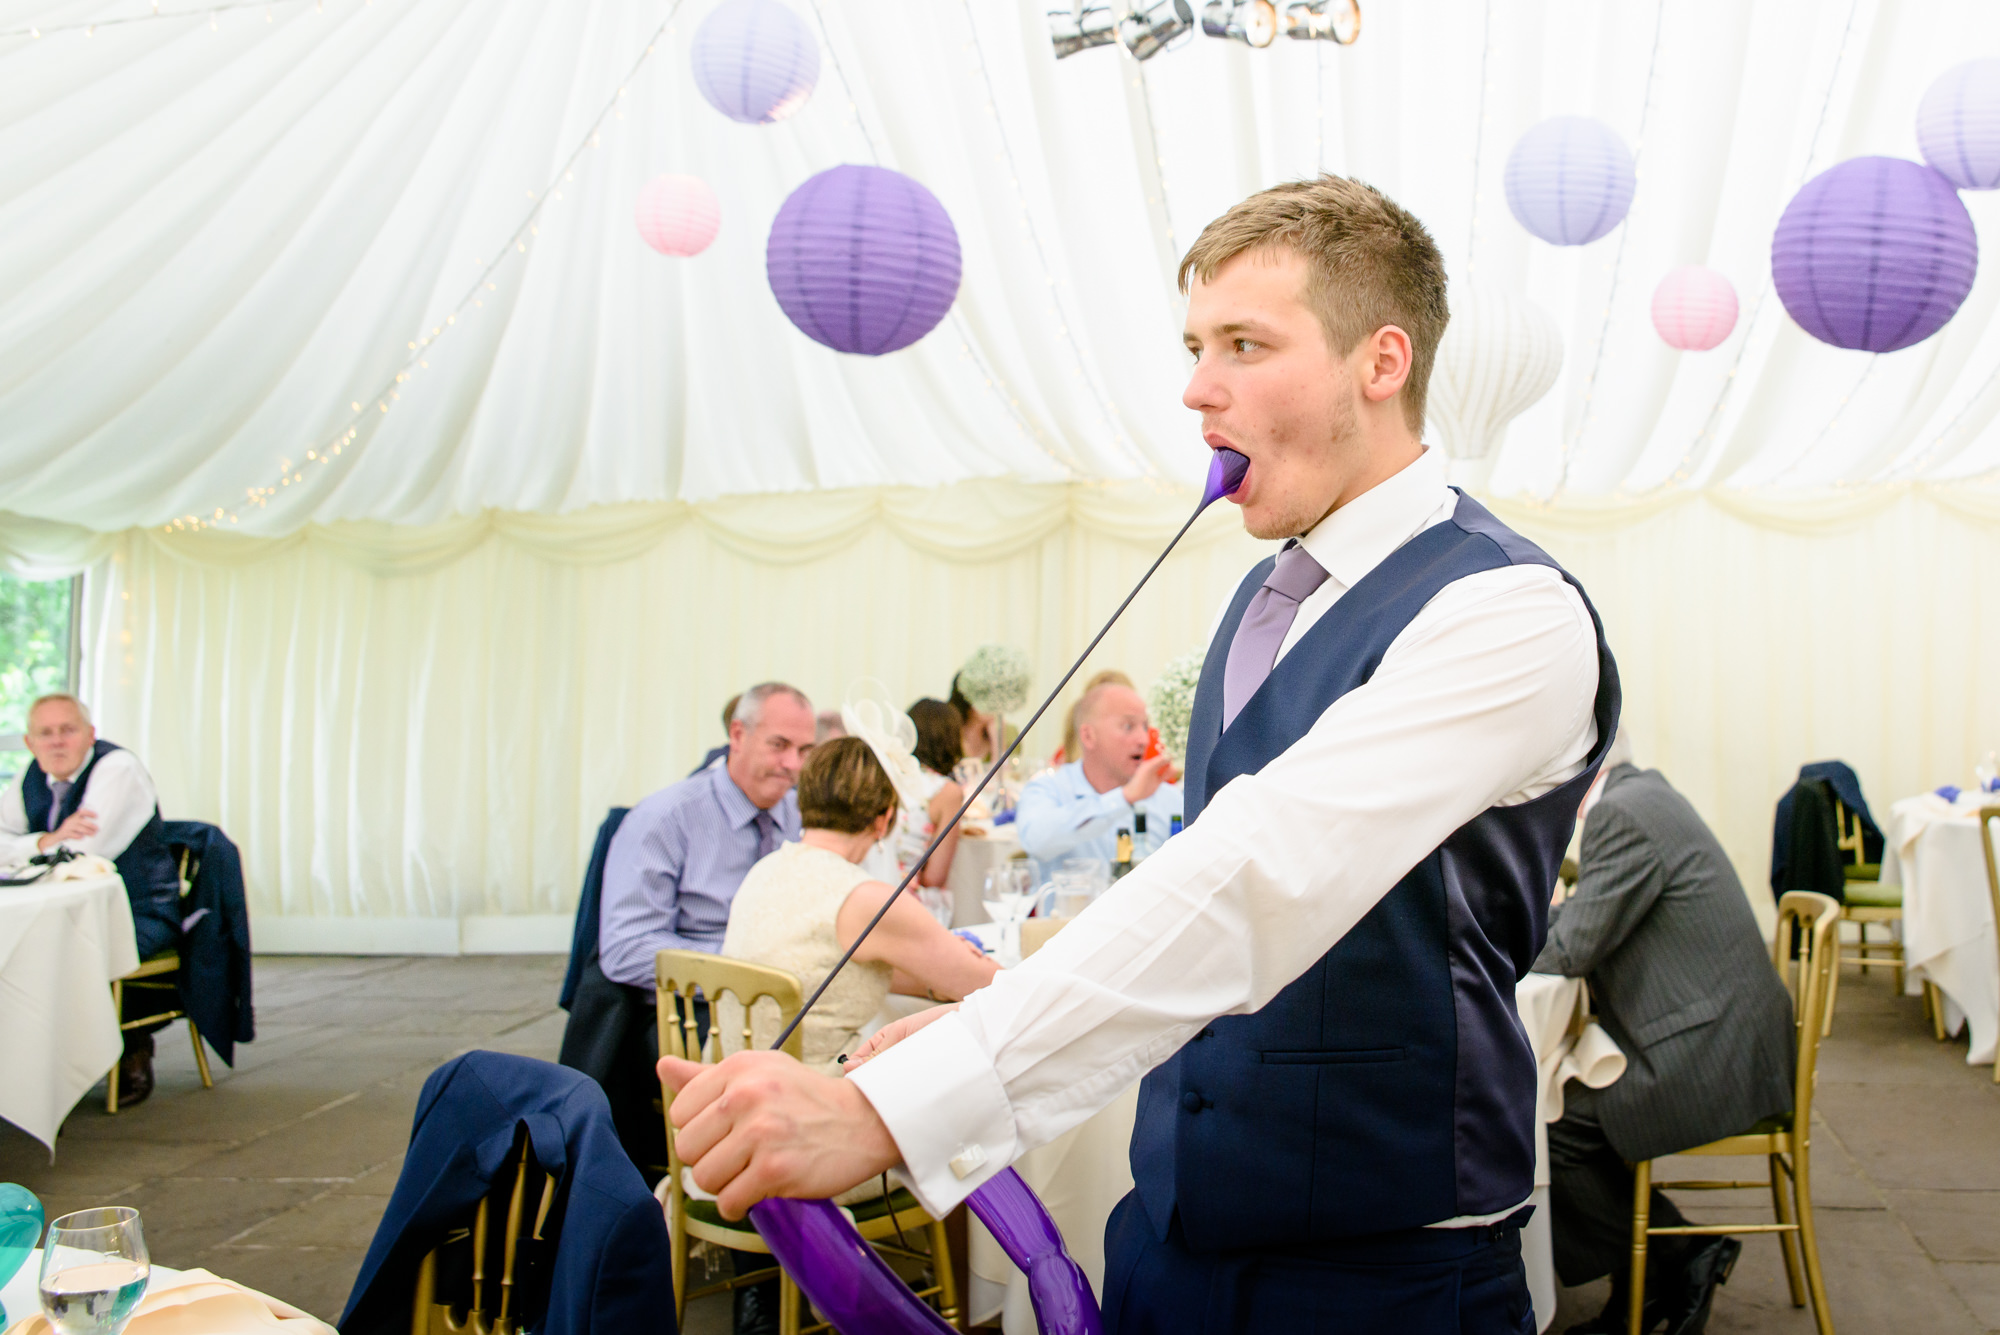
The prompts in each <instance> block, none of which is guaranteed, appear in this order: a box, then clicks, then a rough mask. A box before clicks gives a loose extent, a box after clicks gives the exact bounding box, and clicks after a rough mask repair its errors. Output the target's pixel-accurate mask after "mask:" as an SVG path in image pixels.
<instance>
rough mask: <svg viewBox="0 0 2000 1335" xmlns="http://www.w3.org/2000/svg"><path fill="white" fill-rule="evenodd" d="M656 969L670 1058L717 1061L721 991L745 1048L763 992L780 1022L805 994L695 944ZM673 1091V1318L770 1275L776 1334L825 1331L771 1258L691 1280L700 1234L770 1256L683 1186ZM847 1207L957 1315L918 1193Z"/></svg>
mask: <svg viewBox="0 0 2000 1335" xmlns="http://www.w3.org/2000/svg"><path fill="white" fill-rule="evenodd" d="M653 969H654V983H655V985H656V987H657V989H658V991H657V995H658V1005H659V1011H658V1015H659V1026H660V1055H662V1056H666V1057H681V1058H684V1059H687V1060H693V1061H700V1062H709V1061H719V1060H721V1058H722V1056H723V1055H724V1044H723V1042H722V1035H721V1033H720V1032H719V1031H720V1029H721V1027H722V1024H723V1022H724V1016H725V1012H728V1013H730V1015H731V1017H732V1018H733V1012H734V1007H728V1006H725V1005H724V1004H723V998H725V997H728V998H730V999H731V1000H732V1001H733V1002H735V1003H736V1005H738V1006H740V1007H741V1008H742V1017H743V1018H742V1026H743V1028H742V1037H741V1046H742V1047H744V1048H751V1047H755V1046H757V1042H756V1039H755V1037H754V1036H753V1035H752V1032H751V1028H752V1013H753V1011H755V1010H756V1008H757V1003H758V1002H759V1001H762V1000H765V999H769V1001H770V1002H771V1003H772V1006H774V1007H775V1009H776V1020H777V1023H778V1025H780V1026H782V1025H784V1024H786V1023H788V1022H789V1021H790V1020H791V1018H792V1016H794V1015H796V1014H798V1012H799V1007H800V1006H801V1005H803V1004H804V1001H805V990H804V988H803V987H801V986H800V983H799V980H798V979H797V978H796V977H794V976H793V975H792V974H789V973H786V972H785V971H784V970H782V969H768V968H765V967H764V966H762V965H759V964H750V963H747V962H745V961H743V960H732V959H723V958H722V957H720V956H717V955H709V954H704V953H702V952H700V951H692V950H663V951H661V952H660V953H659V955H658V956H657V957H655V960H654V965H653ZM702 1000H705V1002H706V1004H707V1005H708V1006H709V1007H710V1011H709V1015H710V1025H709V1031H708V1034H707V1036H706V1041H704V1040H703V1036H702V1034H701V1032H700V1026H699V1024H698V1022H697V1017H696V1006H697V1002H698V1001H702ZM771 1009H772V1007H765V1008H764V1013H765V1014H768V1013H769V1012H770V1011H771ZM773 1032H774V1033H775V1030H774V1031H773ZM803 1042H804V1038H803V1035H802V1034H801V1033H800V1032H799V1031H797V1030H794V1031H792V1035H791V1037H790V1038H788V1039H786V1040H785V1046H784V1049H783V1050H784V1051H786V1052H789V1053H790V1054H791V1055H792V1056H794V1057H797V1056H799V1055H800V1053H801V1051H802V1046H801V1045H802V1044H803ZM729 1050H730V1051H733V1050H734V1048H733V1047H732V1048H730V1049H729ZM673 1099H674V1096H673V1092H672V1091H671V1090H669V1089H667V1088H666V1086H665V1085H664V1084H663V1085H662V1086H661V1087H660V1100H661V1109H662V1113H663V1115H668V1116H667V1165H668V1172H667V1176H666V1177H665V1178H664V1179H662V1180H661V1183H660V1186H659V1189H658V1191H657V1192H656V1193H655V1194H657V1195H659V1196H661V1201H660V1203H661V1205H662V1206H663V1207H664V1208H665V1209H666V1212H667V1231H668V1233H669V1234H670V1235H671V1236H672V1239H673V1262H674V1318H675V1320H676V1322H678V1323H681V1324H685V1317H686V1315H687V1303H688V1300H689V1299H691V1298H700V1297H703V1296H705V1295H707V1294H711V1293H720V1292H723V1291H725V1290H730V1289H739V1288H744V1287H746V1286H748V1285H751V1284H758V1283H762V1282H763V1281H765V1280H767V1279H770V1278H772V1277H774V1276H775V1277H776V1278H777V1280H778V1286H779V1287H778V1330H779V1335H811V1332H814V1331H822V1330H828V1329H830V1327H828V1326H827V1325H825V1324H824V1323H820V1324H816V1325H804V1324H802V1322H803V1321H804V1315H805V1304H804V1302H803V1301H802V1300H801V1296H800V1294H799V1289H798V1285H796V1284H794V1283H793V1282H792V1279H791V1276H789V1275H787V1274H785V1273H784V1271H783V1270H782V1269H781V1268H779V1267H778V1266H776V1265H775V1264H774V1265H772V1266H770V1267H768V1268H766V1269H761V1270H757V1271H753V1272H752V1273H750V1274H746V1275H735V1276H730V1277H726V1278H724V1279H721V1280H719V1281H717V1282H715V1283H712V1284H706V1285H703V1286H702V1287H700V1288H690V1287H689V1283H688V1259H689V1257H688V1253H689V1250H690V1248H691V1246H692V1244H693V1243H694V1241H696V1240H699V1241H703V1242H707V1243H708V1244H710V1245H711V1246H716V1247H725V1248H727V1249H729V1250H730V1251H734V1252H750V1253H757V1254H761V1255H764V1256H769V1255H770V1254H771V1249H770V1247H769V1246H768V1245H767V1244H766V1243H765V1242H764V1239H763V1238H762V1237H761V1236H759V1235H758V1233H757V1230H756V1228H755V1227H754V1226H753V1225H752V1224H751V1223H750V1221H749V1220H748V1219H743V1220H739V1221H736V1222H734V1223H732V1222H731V1221H729V1220H727V1219H724V1218H723V1217H722V1212H721V1211H720V1210H718V1209H716V1206H715V1202H713V1201H708V1200H701V1199H699V1198H697V1197H694V1196H691V1195H690V1194H689V1193H688V1190H687V1188H688V1180H687V1173H686V1170H685V1167H684V1165H683V1164H682V1163H681V1159H680V1152H679V1150H678V1149H677V1148H676V1146H675V1142H674V1124H673V1119H672V1117H671V1115H670V1114H671V1113H672V1111H673ZM846 1209H847V1211H848V1213H849V1214H850V1215H852V1216H853V1218H854V1223H855V1228H856V1229H857V1230H858V1231H859V1232H860V1234H861V1236H862V1238H863V1240H865V1241H866V1242H867V1243H868V1244H869V1245H870V1246H872V1247H874V1248H875V1250H877V1251H879V1252H881V1253H882V1254H883V1255H884V1256H886V1257H889V1258H891V1259H892V1260H897V1259H899V1260H903V1261H907V1262H911V1263H913V1264H916V1265H928V1266H930V1268H931V1271H932V1274H933V1275H935V1277H936V1279H935V1281H934V1282H933V1283H932V1284H931V1285H930V1286H929V1287H927V1288H921V1289H918V1290H917V1296H918V1297H919V1298H935V1299H936V1303H937V1307H938V1312H939V1315H941V1316H942V1317H944V1319H945V1320H946V1321H950V1322H955V1321H956V1320H957V1317H958V1301H959V1300H958V1285H957V1281H956V1279H955V1278H954V1277H953V1273H952V1266H951V1251H950V1248H949V1246H948V1245H947V1243H946V1240H945V1227H944V1224H943V1223H942V1222H940V1221H939V1220H936V1219H933V1218H932V1217H931V1216H930V1215H929V1214H928V1213H926V1212H925V1210H924V1208H923V1207H922V1206H921V1205H919V1204H917V1199H916V1197H915V1196H912V1195H911V1194H910V1193H909V1192H908V1191H906V1190H904V1189H902V1188H900V1187H898V1188H896V1189H895V1190H893V1191H891V1192H890V1193H889V1194H888V1195H887V1196H883V1197H877V1198H876V1199H874V1200H869V1201H861V1202H857V1203H855V1204H853V1205H850V1206H847V1207H846ZM905 1230H908V1232H910V1233H921V1234H924V1235H927V1238H928V1242H929V1245H930V1250H929V1251H928V1252H924V1251H918V1250H917V1249H915V1248H914V1247H911V1246H909V1245H908V1240H907V1239H906V1238H905V1236H904V1233H905Z"/></svg>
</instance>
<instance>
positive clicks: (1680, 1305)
mask: <svg viewBox="0 0 2000 1335" xmlns="http://www.w3.org/2000/svg"><path fill="white" fill-rule="evenodd" d="M1742 1254H1743V1244H1742V1243H1740V1242H1738V1241H1737V1240H1736V1239H1735V1238H1726V1237H1725V1238H1716V1239H1715V1240H1713V1241H1712V1242H1709V1243H1708V1244H1707V1245H1705V1246H1703V1247H1700V1248H1697V1249H1696V1250H1695V1251H1693V1252H1692V1253H1690V1254H1689V1256H1688V1258H1687V1261H1686V1262H1685V1263H1684V1264H1683V1265H1682V1267H1681V1272H1680V1276H1679V1283H1678V1285H1677V1286H1676V1291H1675V1292H1674V1293H1672V1294H1669V1295H1667V1297H1668V1301H1669V1306H1668V1311H1667V1335H1701V1333H1702V1331H1703V1330H1705V1329H1707V1327H1708V1309H1709V1308H1710V1307H1711V1306H1712V1305H1713V1304H1714V1302H1715V1289H1716V1286H1717V1285H1719V1284H1726V1283H1728V1282H1729V1272H1730V1271H1732V1270H1734V1269H1735V1268H1736V1258H1737V1257H1739V1256H1741V1255H1742Z"/></svg>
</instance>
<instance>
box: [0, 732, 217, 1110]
mask: <svg viewBox="0 0 2000 1335" xmlns="http://www.w3.org/2000/svg"><path fill="white" fill-rule="evenodd" d="M24 740H25V741H26V742H27V745H28V750H29V752H30V753H31V754H32V755H33V756H34V760H33V762H32V763H30V764H29V766H28V768H27V770H26V771H25V772H23V773H22V775H21V778H20V781H19V782H17V783H14V784H10V785H9V786H7V787H6V788H5V789H0V862H5V863H10V864H18V863H22V862H26V861H27V860H28V859H29V858H31V857H33V856H34V855H35V854H37V853H46V852H48V851H49V850H50V849H52V848H55V847H56V846H57V845H59V844H60V845H65V846H67V847H69V848H73V849H75V850H76V851H77V852H78V853H83V854H95V855H96V856H98V857H101V858H107V859H109V860H110V861H111V862H112V863H113V864H114V865H115V866H116V867H117V868H118V875H119V876H120V877H121V878H123V880H124V882H125V895H126V898H127V899H129V900H130V901H131V905H132V935H133V938H134V941H135V943H136V944H137V946H138V948H139V958H140V959H142V960H143V959H150V958H151V957H152V956H154V955H157V954H159V953H160V952H161V951H163V950H167V949H170V948H171V947H172V946H173V945H174V944H175V942H177V941H178V940H179V939H180V933H181V915H180V892H181V882H180V873H179V872H178V871H177V870H176V869H175V867H174V857H173V854H172V853H171V852H169V851H168V848H167V839H166V832H165V830H164V829H163V827H162V826H161V824H160V801H159V796H158V794H157V793H156V792H155V791H154V789H153V777H152V775H150V774H148V773H147V772H146V767H145V766H144V765H142V764H140V763H139V758H138V757H137V756H135V755H133V754H132V753H131V752H130V751H127V750H125V749H123V748H122V747H120V746H118V745H117V744H116V743H114V742H105V741H99V740H98V737H97V729H96V728H94V727H93V726H91V722H90V711H89V710H88V709H86V708H84V706H83V702H82V701H81V700H78V699H77V698H76V697H75V696H73V695H68V694H57V695H45V696H43V697H41V699H39V700H37V701H35V702H34V704H32V705H30V706H29V707H28V729H27V732H26V734H25V735H24ZM135 1004H137V1005H139V1006H141V1007H144V1006H145V1003H144V1002H143V1001H138V1002H136V1003H135ZM138 1013H139V1014H144V1013H145V1010H144V1009H140V1010H139V1012H138ZM152 1092H153V1035H152V1033H151V1031H147V1032H143V1033H141V1032H138V1031H135V1030H128V1031H126V1034H125V1056H124V1059H123V1060H121V1061H120V1062H119V1064H118V1102H119V1104H120V1106H122V1107H130V1106H131V1105H132V1104H135V1103H138V1102H139V1101H140V1100H142V1099H144V1098H145V1097H146V1096H147V1095H148V1094H150V1093H152Z"/></svg>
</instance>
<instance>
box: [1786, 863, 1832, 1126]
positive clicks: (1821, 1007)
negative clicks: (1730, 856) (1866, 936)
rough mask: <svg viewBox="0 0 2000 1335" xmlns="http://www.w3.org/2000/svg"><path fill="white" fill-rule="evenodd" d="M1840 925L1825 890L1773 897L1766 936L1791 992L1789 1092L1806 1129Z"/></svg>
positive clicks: (1797, 1120) (1795, 1122) (1796, 1119)
mask: <svg viewBox="0 0 2000 1335" xmlns="http://www.w3.org/2000/svg"><path fill="white" fill-rule="evenodd" d="M1839 930H1840V904H1839V902H1838V901H1837V900H1835V899H1834V898H1833V897H1832V896H1830V895H1820V894H1814V893H1812V892H1811V891H1807V890H1791V891H1787V892H1786V894H1785V897H1784V898H1783V899H1780V900H1779V901H1778V929H1777V931H1776V932H1775V933H1773V934H1772V937H1771V962H1772V964H1774V965H1776V966H1777V969H1778V976H1779V977H1780V978H1781V979H1783V980H1784V983H1785V990H1786V991H1787V992H1789V993H1791V996H1792V1028H1793V1031H1794V1033H1795V1035H1796V1037H1797V1041H1798V1068H1797V1075H1796V1077H1795V1084H1794V1087H1793V1093H1792V1126H1793V1128H1794V1130H1795V1131H1796V1132H1797V1133H1798V1134H1799V1135H1802V1136H1803V1135H1805V1134H1806V1131H1807V1127H1808V1126H1809V1124H1810V1122H1811V1119H1812V1096H1813V1085H1814V1081H1815V1078H1816V1075H1817V1071H1818V1065H1819V1040H1820V1035H1821V1033H1822V1032H1823V1031H1824V1030H1825V1028H1826V1008H1827V1006H1828V1004H1829V1003H1830V1000H1831V997H1830V993H1831V989H1832V986H1833V970H1834V967H1835V964H1836V962H1837V958H1838V957H1837V956H1836V955H1835V953H1834V948H1833V947H1834V933H1835V932H1837V931H1839Z"/></svg>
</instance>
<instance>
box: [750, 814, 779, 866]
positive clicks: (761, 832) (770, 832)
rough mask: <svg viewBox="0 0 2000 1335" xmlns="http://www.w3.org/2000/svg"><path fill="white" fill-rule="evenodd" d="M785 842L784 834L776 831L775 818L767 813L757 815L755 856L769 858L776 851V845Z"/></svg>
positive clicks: (776, 822) (776, 823)
mask: <svg viewBox="0 0 2000 1335" xmlns="http://www.w3.org/2000/svg"><path fill="white" fill-rule="evenodd" d="M784 842H785V837H784V834H783V833H782V832H781V831H780V830H779V829H778V821H777V818H776V817H774V816H772V815H771V813H770V812H768V811H760V812H758V813H757V856H758V857H760V858H766V857H769V856H770V855H771V854H773V853H775V852H777V851H778V845H779V844H782V843H784Z"/></svg>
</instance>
